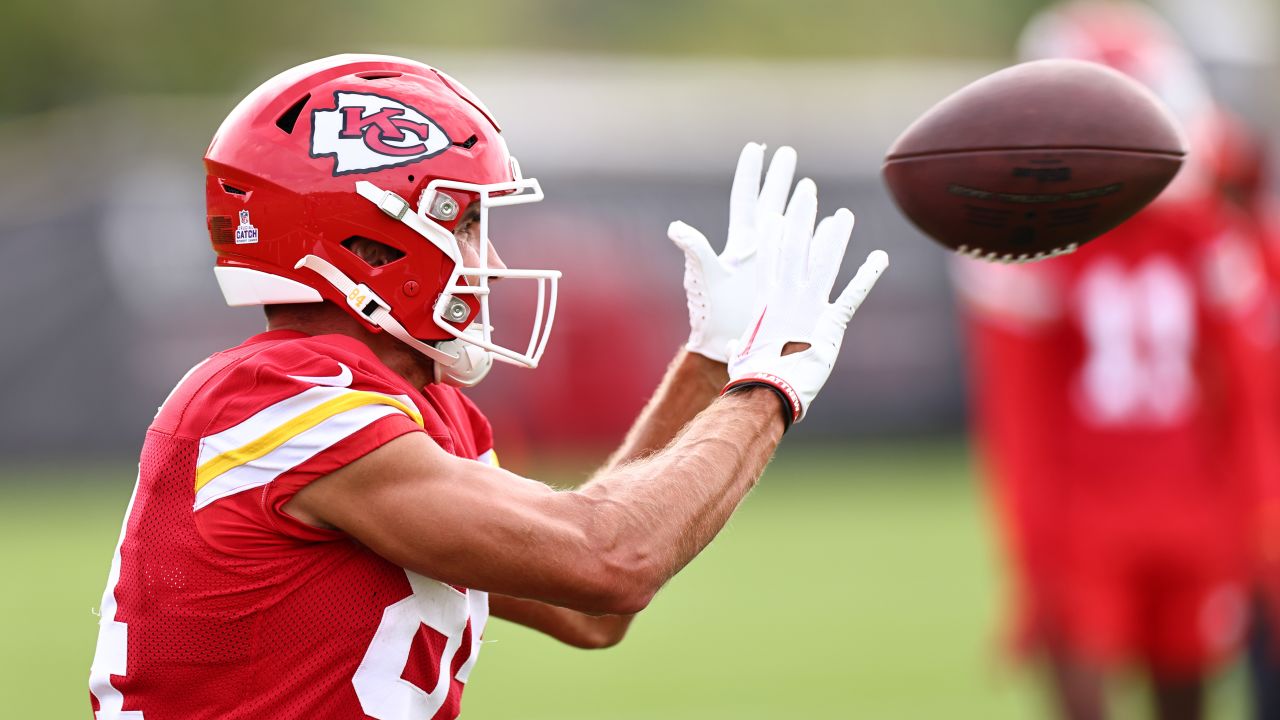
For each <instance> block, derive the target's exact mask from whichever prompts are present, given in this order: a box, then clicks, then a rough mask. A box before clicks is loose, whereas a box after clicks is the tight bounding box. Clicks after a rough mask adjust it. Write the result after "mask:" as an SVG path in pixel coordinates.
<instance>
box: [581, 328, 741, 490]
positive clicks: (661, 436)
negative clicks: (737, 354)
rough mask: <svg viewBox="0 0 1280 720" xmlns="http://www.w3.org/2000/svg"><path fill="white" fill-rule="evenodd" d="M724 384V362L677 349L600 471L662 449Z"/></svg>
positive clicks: (725, 378) (726, 379)
mask: <svg viewBox="0 0 1280 720" xmlns="http://www.w3.org/2000/svg"><path fill="white" fill-rule="evenodd" d="M728 382H729V373H728V370H727V369H726V367H725V364H724V363H722V362H717V361H715V360H710V359H708V358H706V357H703V356H702V355H699V354H697V353H692V352H689V351H688V350H681V351H680V352H679V353H677V354H676V357H675V359H674V360H672V361H671V365H670V367H668V368H667V372H666V375H664V376H663V378H662V382H661V383H659V384H658V389H657V390H656V391H655V392H654V393H653V397H652V398H650V400H649V402H648V404H646V405H645V407H644V409H643V410H641V411H640V416H639V417H638V418H636V421H635V423H634V424H633V425H632V426H631V430H630V431H629V432H628V433H627V437H626V439H625V440H623V441H622V445H621V446H619V448H618V449H617V450H616V451H614V453H613V455H612V457H610V458H609V461H608V462H607V463H605V466H604V469H605V470H608V469H609V468H613V467H617V466H618V465H620V464H622V463H626V462H631V461H632V460H635V459H637V458H641V457H644V456H646V455H651V454H653V453H655V452H657V451H659V450H661V449H662V448H664V447H666V446H667V443H669V442H671V440H672V438H674V437H675V436H676V433H678V432H680V428H683V427H684V426H685V425H686V424H687V423H688V422H689V421H690V420H692V419H693V418H695V417H696V416H697V415H698V413H700V412H702V411H703V410H706V409H707V406H708V405H710V404H711V401H712V400H715V399H716V397H717V396H718V395H719V394H720V391H721V390H722V389H723V388H724V386H725V384H726V383H728Z"/></svg>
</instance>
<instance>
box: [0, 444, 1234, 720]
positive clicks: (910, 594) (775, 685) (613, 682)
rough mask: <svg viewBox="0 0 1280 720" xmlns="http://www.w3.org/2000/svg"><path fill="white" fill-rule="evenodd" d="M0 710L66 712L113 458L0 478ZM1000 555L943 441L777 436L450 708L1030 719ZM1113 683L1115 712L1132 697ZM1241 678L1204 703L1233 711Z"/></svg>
mask: <svg viewBox="0 0 1280 720" xmlns="http://www.w3.org/2000/svg"><path fill="white" fill-rule="evenodd" d="M0 482H6V484H5V496H6V499H5V502H4V503H3V504H0V520H2V521H3V522H2V524H0V547H3V550H2V551H0V557H2V558H3V567H4V568H5V570H6V573H5V574H6V576H7V577H8V578H9V581H10V584H9V585H8V587H7V590H6V592H4V593H2V594H0V618H3V621H2V622H3V625H4V632H3V637H4V641H3V644H2V645H0V647H2V648H3V650H2V651H0V653H2V654H0V688H2V690H3V693H2V694H3V697H4V698H5V705H6V709H5V710H4V711H3V712H2V713H0V716H3V717H13V718H42V719H43V718H87V717H89V712H88V704H87V702H88V701H87V691H86V677H87V674H88V667H89V663H90V661H91V659H92V655H93V646H94V640H95V636H96V631H97V626H96V620H97V619H96V618H95V617H94V615H93V614H92V610H93V609H94V608H96V606H97V604H98V602H99V598H100V596H101V593H102V587H103V583H104V581H105V578H106V574H107V567H108V565H109V562H110V554H111V551H112V548H113V547H114V543H115V539H116V535H117V533H118V531H119V525H120V519H121V514H122V512H123V510H124V506H125V504H126V502H127V501H128V495H129V488H130V486H131V483H132V477H131V470H130V469H129V468H128V467H127V466H124V465H106V466H92V467H89V466H82V467H77V468H74V469H72V468H63V469H60V470H54V469H50V468H30V469H25V470H12V471H8V472H6V473H5V476H4V477H0ZM999 576H1000V572H999V563H998V561H997V553H996V552H995V550H994V548H993V546H992V541H991V533H990V530H989V527H988V523H987V513H986V509H985V506H984V505H983V503H982V498H981V496H980V492H979V491H978V490H977V489H976V488H975V483H974V482H973V481H972V480H971V478H970V473H969V470H968V460H967V459H966V457H965V454H964V453H963V451H962V449H961V448H960V447H959V446H958V445H953V444H929V445H909V446H891V447H887V448H882V449H874V450H873V449H869V448H862V447H859V448H853V449H848V450H843V451H840V450H832V449H827V450H822V451H817V450H814V449H812V448H808V447H805V446H802V445H792V446H788V447H785V448H784V449H783V451H782V453H781V455H780V457H779V458H778V459H777V460H776V461H775V462H774V464H773V465H772V466H771V467H770V469H769V471H768V473H767V474H766V476H765V480H764V482H763V484H762V486H761V488H760V489H759V490H757V491H756V492H755V493H754V494H753V495H752V496H751V497H750V498H749V499H748V500H747V502H746V504H745V506H744V507H743V508H742V510H741V511H740V512H739V514H738V515H737V516H735V518H734V519H733V521H732V522H731V523H730V525H729V527H728V528H727V529H726V530H725V532H724V533H723V534H722V535H721V536H720V537H719V538H718V539H717V540H716V541H715V543H713V544H712V546H711V547H710V548H709V549H708V550H707V551H706V552H705V553H704V554H703V555H702V556H701V557H699V558H698V559H697V560H695V561H694V563H693V564H692V565H690V566H689V567H688V568H687V569H686V570H685V572H684V573H682V574H681V575H680V576H678V577H677V578H676V579H675V580H674V581H672V583H671V584H670V585H669V586H668V587H667V588H665V589H664V590H663V591H662V592H661V593H660V594H659V595H658V597H657V599H656V600H655V601H654V603H653V604H652V606H651V607H650V608H649V609H648V610H647V611H646V612H645V613H644V614H643V615H642V616H641V617H640V618H638V619H637V620H636V622H635V624H634V625H633V627H632V631H631V635H630V636H629V637H628V638H627V640H626V641H625V642H623V644H622V645H620V646H618V647H616V648H613V649H610V650H604V651H595V652H585V651H580V650H574V649H571V648H567V647H561V646H558V645H557V644H556V643H555V642H554V641H552V640H549V639H547V638H544V637H541V636H539V635H537V634H535V633H532V632H530V631H526V630H524V629H522V628H518V627H515V626H512V625H510V624H507V623H504V622H501V621H495V622H494V623H493V624H491V625H490V627H489V630H488V631H487V633H486V643H485V646H484V651H483V653H482V656H481V661H480V664H479V665H478V666H477V668H476V671H475V672H474V673H473V674H472V677H471V684H470V686H469V689H468V691H467V696H466V700H465V703H464V708H465V709H466V712H465V713H464V714H463V717H465V718H467V719H468V720H485V719H492V720H496V719H499V718H502V719H520V720H552V719H553V718H554V719H557V720H576V719H579V718H581V719H583V720H585V719H587V718H591V719H593V720H595V719H599V718H613V719H617V720H631V719H633V718H635V719H639V718H663V719H664V720H685V719H687V720H711V719H714V718H736V719H739V720H747V719H751V718H783V717H785V718H875V719H880V718H890V719H895V720H896V719H913V718H921V719H925V718H927V719H930V720H933V719H936V718H981V719H982V720H997V719H999V718H1019V719H1023V718H1039V717H1048V716H1049V713H1048V712H1047V710H1046V707H1045V706H1044V704H1043V703H1042V700H1041V697H1040V693H1039V688H1038V686H1037V683H1036V681H1035V677H1034V675H1033V674H1032V673H1030V672H1028V671H1026V670H1021V669H1018V668H1016V667H1013V666H1011V665H1009V664H1008V663H1007V662H1006V661H1005V660H1004V659H1003V658H1002V657H1001V654H1000V652H999V647H998V643H997V642H996V638H997V634H996V631H995V628H996V625H997V618H998V614H999V612H1000V608H1001V602H1000V599H1001V591H1000V585H999V583H1000V580H999ZM1128 685H1129V686H1130V687H1127V688H1122V689H1121V693H1120V695H1121V696H1122V697H1121V708H1120V713H1118V716H1119V717H1121V718H1124V717H1135V718H1137V717H1143V716H1144V715H1145V713H1144V712H1141V710H1142V708H1141V699H1142V698H1141V696H1140V695H1139V694H1138V693H1137V691H1136V689H1135V688H1133V687H1132V685H1133V683H1128ZM1242 695H1243V681H1242V679H1241V678H1240V677H1239V673H1238V672H1233V673H1230V674H1228V675H1227V676H1226V677H1225V678H1224V679H1223V680H1222V681H1221V682H1219V683H1218V685H1217V687H1216V688H1215V693H1214V696H1213V701H1214V713H1213V717H1214V718H1221V719H1224V720H1225V719H1226V718H1243V717H1244V714H1245V713H1244V709H1243V702H1242V697H1241V696H1242Z"/></svg>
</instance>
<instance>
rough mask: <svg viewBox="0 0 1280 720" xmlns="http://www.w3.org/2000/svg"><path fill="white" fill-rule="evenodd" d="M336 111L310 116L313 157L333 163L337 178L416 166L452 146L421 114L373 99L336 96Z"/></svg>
mask: <svg viewBox="0 0 1280 720" xmlns="http://www.w3.org/2000/svg"><path fill="white" fill-rule="evenodd" d="M333 98H334V105H335V107H334V108H333V109H332V110H315V111H313V112H312V115H311V156H312V157H332V158H333V159H334V165H333V174H334V175H343V174H346V173H355V172H368V171H370V170H377V169H380V168H387V167H395V166H397V165H407V164H408V163H411V162H417V161H418V160H421V159H423V158H429V157H431V156H433V155H438V154H440V153H441V152H444V151H445V150H446V149H448V147H449V145H450V144H451V141H450V140H449V136H448V135H446V134H445V132H444V129H443V128H441V127H440V126H439V125H438V124H436V122H435V121H434V120H432V119H431V118H429V117H427V116H426V114H424V113H423V112H422V111H420V110H418V109H417V108H414V107H412V106H410V105H406V104H405V103H402V102H400V101H399V100H395V99H393V98H389V97H383V96H381V95H374V94H372V93H358V92H336V93H334V95H333Z"/></svg>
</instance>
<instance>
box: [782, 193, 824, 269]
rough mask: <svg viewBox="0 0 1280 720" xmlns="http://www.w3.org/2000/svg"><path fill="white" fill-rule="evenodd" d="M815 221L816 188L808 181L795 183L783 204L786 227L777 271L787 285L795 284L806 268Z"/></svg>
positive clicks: (816, 209) (816, 214) (816, 206)
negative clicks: (789, 199) (785, 205)
mask: <svg viewBox="0 0 1280 720" xmlns="http://www.w3.org/2000/svg"><path fill="white" fill-rule="evenodd" d="M817 219H818V186H817V185H815V184H814V182H813V181H812V180H810V179H809V178H804V179H802V180H801V181H800V182H798V183H796V190H795V192H794V193H792V194H791V202H790V203H788V204H787V215H786V228H785V231H784V233H783V242H782V254H781V256H780V257H779V258H778V262H779V269H780V272H781V273H782V274H783V276H784V278H789V279H790V280H789V281H790V282H799V281H800V280H801V279H803V276H804V275H805V274H806V272H807V271H808V268H809V245H810V243H811V242H812V240H813V224H814V222H815V221H816V220H817Z"/></svg>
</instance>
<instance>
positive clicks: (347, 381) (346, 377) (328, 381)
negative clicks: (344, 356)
mask: <svg viewBox="0 0 1280 720" xmlns="http://www.w3.org/2000/svg"><path fill="white" fill-rule="evenodd" d="M338 367H340V368H342V372H340V373H338V374H337V375H333V376H330V377H307V376H306V375H290V376H289V377H291V378H293V379H294V380H297V381H299V382H304V383H311V384H312V385H325V386H327V387H350V386H351V379H352V378H351V368H349V367H347V366H346V365H343V364H342V363H338Z"/></svg>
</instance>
